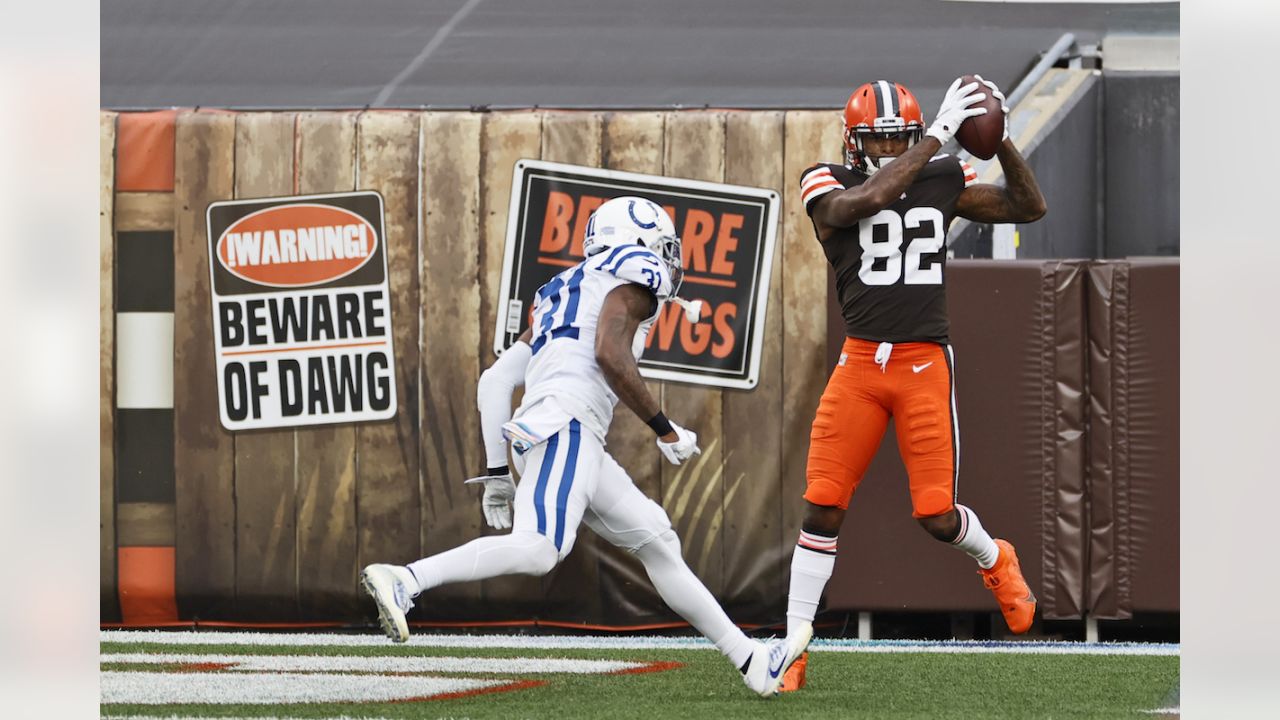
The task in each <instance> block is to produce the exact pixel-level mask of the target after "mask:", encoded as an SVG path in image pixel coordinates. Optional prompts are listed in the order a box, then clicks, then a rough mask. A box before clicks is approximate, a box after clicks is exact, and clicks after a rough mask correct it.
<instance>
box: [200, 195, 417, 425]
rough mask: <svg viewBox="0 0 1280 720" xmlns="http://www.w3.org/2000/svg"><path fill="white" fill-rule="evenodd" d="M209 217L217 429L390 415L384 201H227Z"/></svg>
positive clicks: (392, 380) (392, 377)
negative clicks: (215, 355) (220, 427)
mask: <svg viewBox="0 0 1280 720" xmlns="http://www.w3.org/2000/svg"><path fill="white" fill-rule="evenodd" d="M207 219H208V229H209V283H210V289H211V292H212V296H213V298H212V299H213V330H214V333H213V334H214V337H213V341H214V348H215V351H216V354H217V369H218V378H217V382H218V406H219V415H220V416H221V421H222V425H223V427H225V428H227V429H228V430H252V429H258V428H273V427H291V426H297V425H321V424H327V423H342V422H361V421H369V420H385V419H387V418H390V417H392V416H394V415H395V413H396V372H395V353H394V352H393V348H392V342H391V296H390V291H389V288H388V286H387V255H386V250H385V248H386V245H385V242H384V236H383V234H382V233H383V227H384V225H383V222H382V197H381V196H380V195H378V194H377V193H376V192H356V193H342V194H333V195H309V196H305V197H285V198H270V199H263V200H232V201H225V202H217V203H214V204H212V205H210V206H209V210H208V213H207Z"/></svg>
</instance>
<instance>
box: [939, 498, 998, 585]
mask: <svg viewBox="0 0 1280 720" xmlns="http://www.w3.org/2000/svg"><path fill="white" fill-rule="evenodd" d="M956 510H958V511H960V534H959V535H957V536H956V539H955V540H952V541H951V544H952V545H955V546H956V547H958V548H960V549H961V550H963V551H965V552H966V553H969V557H971V558H973V559H974V560H977V561H978V567H980V568H982V569H983V570H990V569H991V567H992V566H993V565H995V564H996V558H998V557H1000V548H999V547H997V546H996V541H995V540H992V539H991V536H990V535H988V534H987V531H986V530H984V529H983V528H982V523H981V522H979V521H978V516H977V514H976V513H974V512H973V511H972V510H970V509H969V508H967V507H965V506H964V505H956Z"/></svg>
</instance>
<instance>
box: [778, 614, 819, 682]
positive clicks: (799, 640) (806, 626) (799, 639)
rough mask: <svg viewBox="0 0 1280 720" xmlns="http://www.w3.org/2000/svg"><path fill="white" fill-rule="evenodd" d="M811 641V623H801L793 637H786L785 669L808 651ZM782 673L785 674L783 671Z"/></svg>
mask: <svg viewBox="0 0 1280 720" xmlns="http://www.w3.org/2000/svg"><path fill="white" fill-rule="evenodd" d="M812 639H813V623H802V624H800V625H798V626H797V627H796V632H795V634H794V635H788V636H787V667H791V663H793V662H795V661H796V659H797V658H799V657H800V656H801V655H803V654H804V651H805V650H808V649H809V641H810V640H812ZM782 672H783V673H785V672H786V670H785V669H784V670H783V671H782Z"/></svg>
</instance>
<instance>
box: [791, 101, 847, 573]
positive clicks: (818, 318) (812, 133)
mask: <svg viewBox="0 0 1280 720" xmlns="http://www.w3.org/2000/svg"><path fill="white" fill-rule="evenodd" d="M784 122H785V133H786V139H785V141H784V149H783V158H784V159H785V164H784V166H783V187H782V190H783V193H782V211H783V214H782V237H781V241H782V338H783V339H782V366H783V367H785V368H786V374H785V375H784V376H783V380H782V423H781V427H780V428H779V429H780V430H781V432H782V482H783V490H782V507H783V539H784V540H785V541H786V544H788V545H789V544H790V543H792V542H794V538H795V537H796V536H798V535H799V533H800V523H801V520H802V519H803V517H804V500H803V498H802V496H803V495H804V491H805V466H806V464H807V461H808V454H809V429H810V427H811V426H812V424H813V418H814V414H815V413H816V412H817V409H818V400H819V399H820V398H821V397H822V390H823V388H825V387H826V383H827V368H826V341H827V302H828V301H827V260H826V257H824V256H823V254H822V246H821V245H819V244H818V241H817V239H816V238H815V237H814V234H813V224H812V223H811V222H810V221H809V216H808V215H807V214H806V213H805V211H804V206H803V205H802V204H801V202H800V190H799V188H800V174H801V173H802V172H804V170H805V168H807V167H809V166H810V165H813V164H814V163H817V162H831V161H837V160H838V159H839V157H840V148H841V145H840V129H841V124H840V116H839V113H838V112H835V111H828V110H816V111H815V110H805V111H791V112H788V113H787V115H786V119H785V121H784ZM788 549H789V548H788Z"/></svg>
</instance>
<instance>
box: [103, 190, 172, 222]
mask: <svg viewBox="0 0 1280 720" xmlns="http://www.w3.org/2000/svg"><path fill="white" fill-rule="evenodd" d="M115 216H116V218H115V220H116V230H122V231H129V230H171V229H173V193H171V192H122V193H117V194H116V207H115Z"/></svg>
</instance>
